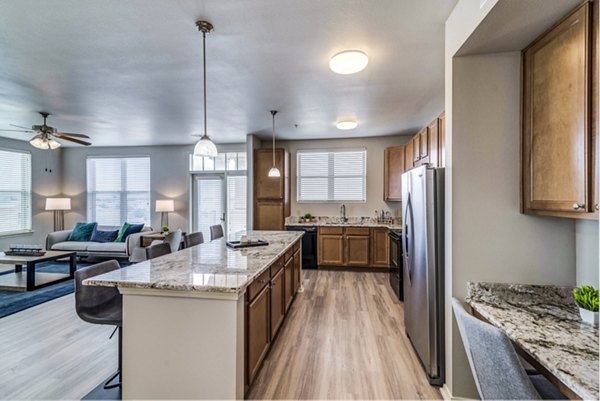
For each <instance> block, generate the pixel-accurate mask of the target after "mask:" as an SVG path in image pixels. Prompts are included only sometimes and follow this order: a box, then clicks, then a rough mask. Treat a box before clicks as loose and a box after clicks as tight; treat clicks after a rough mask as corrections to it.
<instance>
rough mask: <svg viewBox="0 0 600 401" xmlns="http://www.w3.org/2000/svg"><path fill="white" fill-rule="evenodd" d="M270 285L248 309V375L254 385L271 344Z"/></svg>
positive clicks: (252, 301)
mask: <svg viewBox="0 0 600 401" xmlns="http://www.w3.org/2000/svg"><path fill="white" fill-rule="evenodd" d="M270 293H271V290H270V288H269V285H266V286H265V287H264V288H263V290H262V291H261V292H260V293H259V294H258V295H257V296H256V297H255V298H254V299H253V300H250V301H249V303H248V306H247V308H246V347H247V348H246V358H247V360H246V361H247V366H246V375H247V378H246V379H247V383H252V380H253V379H254V377H255V376H256V373H257V372H258V369H259V368H260V364H261V363H262V361H263V359H264V358H265V355H266V354H267V351H268V350H269V346H270V344H271V327H270V315H271V313H270Z"/></svg>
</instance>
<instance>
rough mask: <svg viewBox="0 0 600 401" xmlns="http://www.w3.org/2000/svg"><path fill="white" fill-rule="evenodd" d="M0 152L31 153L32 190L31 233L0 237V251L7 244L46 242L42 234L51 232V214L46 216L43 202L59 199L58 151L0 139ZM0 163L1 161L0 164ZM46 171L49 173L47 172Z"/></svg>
mask: <svg viewBox="0 0 600 401" xmlns="http://www.w3.org/2000/svg"><path fill="white" fill-rule="evenodd" d="M0 148H4V149H8V150H10V149H17V150H26V151H28V152H30V153H31V169H32V170H31V188H32V191H33V193H32V197H31V198H32V199H31V207H32V221H31V223H32V229H33V233H27V234H18V235H11V236H0V251H4V250H5V249H7V248H8V246H9V245H10V244H41V245H44V244H45V241H46V234H47V233H49V232H51V231H52V230H53V225H54V219H53V215H52V213H53V212H46V211H45V210H44V209H45V205H46V198H48V197H56V196H60V192H61V166H60V157H61V153H62V152H63V151H62V148H61V149H58V150H55V151H48V150H39V149H36V148H34V147H33V146H31V145H30V144H29V142H26V141H17V140H14V139H8V138H0ZM0 162H1V161H0ZM46 168H48V169H50V170H52V172H47V171H45V169H46Z"/></svg>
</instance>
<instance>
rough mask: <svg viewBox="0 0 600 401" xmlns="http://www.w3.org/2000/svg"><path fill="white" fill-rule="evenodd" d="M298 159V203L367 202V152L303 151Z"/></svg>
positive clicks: (361, 150)
mask: <svg viewBox="0 0 600 401" xmlns="http://www.w3.org/2000/svg"><path fill="white" fill-rule="evenodd" d="M296 157H297V168H296V182H297V200H298V202H366V200H367V151H366V149H349V150H336V151H325V150H300V151H298V153H297V156H296Z"/></svg>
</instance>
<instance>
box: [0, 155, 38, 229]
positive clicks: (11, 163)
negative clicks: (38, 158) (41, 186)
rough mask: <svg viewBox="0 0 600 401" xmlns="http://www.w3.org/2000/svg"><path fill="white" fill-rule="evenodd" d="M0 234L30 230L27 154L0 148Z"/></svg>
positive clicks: (29, 166)
mask: <svg viewBox="0 0 600 401" xmlns="http://www.w3.org/2000/svg"><path fill="white" fill-rule="evenodd" d="M0 160H2V163H0V176H1V177H2V180H0V235H11V234H18V233H23V232H27V231H31V154H30V153H29V152H25V151H19V150H8V149H0Z"/></svg>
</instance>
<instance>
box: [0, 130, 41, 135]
mask: <svg viewBox="0 0 600 401" xmlns="http://www.w3.org/2000/svg"><path fill="white" fill-rule="evenodd" d="M0 131H6V132H26V133H29V134H33V133H34V131H32V130H30V129H28V130H24V129H0Z"/></svg>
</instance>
